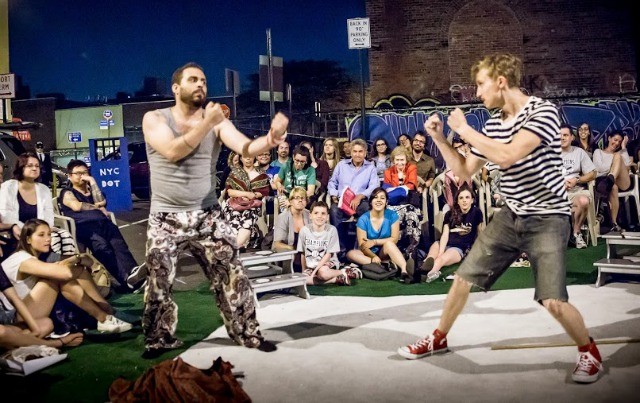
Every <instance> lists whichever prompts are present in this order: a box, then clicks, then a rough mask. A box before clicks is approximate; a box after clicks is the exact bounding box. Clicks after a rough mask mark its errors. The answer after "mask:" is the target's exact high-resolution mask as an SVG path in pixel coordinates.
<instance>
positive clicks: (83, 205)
mask: <svg viewBox="0 0 640 403" xmlns="http://www.w3.org/2000/svg"><path fill="white" fill-rule="evenodd" d="M67 171H68V172H69V182H70V183H71V186H72V187H71V188H65V189H63V190H62V192H61V193H60V196H58V202H59V204H60V211H61V212H62V214H64V215H65V216H68V217H71V218H73V219H74V220H75V222H76V238H77V240H78V242H79V243H82V244H83V245H84V246H86V247H87V248H88V249H89V250H90V251H91V252H92V253H93V255H94V256H95V257H96V258H97V259H98V260H99V261H100V263H102V264H103V265H104V266H105V268H106V269H107V270H108V271H109V273H111V275H112V276H113V277H114V278H115V279H116V281H117V282H118V283H119V285H118V287H117V288H115V290H116V291H117V292H119V293H128V292H132V291H133V289H135V288H136V287H135V286H134V287H131V286H129V285H128V284H127V282H126V280H127V277H129V275H131V274H132V273H133V272H134V271H136V270H134V269H136V268H137V267H136V266H137V263H136V261H135V259H134V258H133V255H132V254H131V252H130V251H129V246H128V245H127V242H126V241H125V240H124V238H123V237H122V234H121V233H120V230H119V229H118V227H117V226H116V225H115V224H114V223H113V222H112V221H111V220H110V219H109V217H108V214H107V210H106V208H105V207H106V205H107V201H106V200H105V198H104V195H103V194H102V192H101V191H100V188H99V187H98V184H97V183H96V180H95V179H94V178H93V177H92V176H91V175H89V167H88V166H87V164H85V163H84V161H80V160H71V161H70V162H69V164H67ZM143 281H144V279H141V281H139V282H138V283H139V284H138V285H141V284H142V282H143Z"/></svg>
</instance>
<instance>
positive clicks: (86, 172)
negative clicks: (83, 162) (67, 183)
mask: <svg viewBox="0 0 640 403" xmlns="http://www.w3.org/2000/svg"><path fill="white" fill-rule="evenodd" d="M88 173H89V171H76V172H71V175H80V176H82V175H87V174H88Z"/></svg>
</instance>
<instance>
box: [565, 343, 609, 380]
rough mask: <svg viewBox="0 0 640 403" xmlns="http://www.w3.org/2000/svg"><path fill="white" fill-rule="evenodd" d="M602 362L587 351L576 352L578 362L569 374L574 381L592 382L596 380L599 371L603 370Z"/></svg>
mask: <svg viewBox="0 0 640 403" xmlns="http://www.w3.org/2000/svg"><path fill="white" fill-rule="evenodd" d="M603 370H604V368H603V367H602V363H601V362H600V361H599V360H598V359H597V358H596V357H594V356H593V354H591V353H590V352H589V351H586V352H583V353H582V352H579V353H578V363H577V364H576V368H575V369H574V370H573V374H571V379H573V381H574V382H580V383H592V382H595V381H597V380H598V376H599V375H600V372H601V371H603Z"/></svg>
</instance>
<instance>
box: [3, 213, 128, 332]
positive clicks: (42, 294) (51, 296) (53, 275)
mask: <svg viewBox="0 0 640 403" xmlns="http://www.w3.org/2000/svg"><path fill="white" fill-rule="evenodd" d="M50 244H51V229H50V228H49V225H48V224H47V223H46V222H45V221H43V220H39V219H31V220H29V221H27V222H26V223H25V224H24V227H23V228H22V232H21V233H20V243H19V245H18V250H17V251H16V252H15V253H14V254H12V255H11V256H9V257H8V258H7V259H6V260H5V261H4V262H2V269H3V270H4V272H5V273H6V275H7V277H8V278H9V280H10V281H11V284H12V286H13V287H14V288H15V291H16V293H17V295H18V297H19V298H20V299H21V300H22V301H23V302H24V304H25V306H26V307H27V309H28V310H29V312H30V313H31V315H32V316H33V317H34V318H35V319H36V320H39V319H42V318H46V317H47V316H49V314H50V313H51V309H52V308H53V306H54V303H55V302H56V298H57V297H58V294H62V295H63V296H64V297H65V298H66V299H67V300H69V301H70V302H71V303H73V304H74V305H76V306H78V307H80V308H81V309H82V310H83V311H85V312H87V313H88V314H89V315H91V316H92V317H94V318H95V319H96V320H97V321H98V327H97V328H98V331H99V332H103V333H105V332H106V333H121V332H126V331H128V330H130V329H131V324H129V323H127V322H124V321H122V320H120V319H118V318H116V317H115V316H113V313H114V311H113V308H112V307H111V306H110V305H109V303H108V302H107V301H106V300H105V299H104V298H103V297H102V296H101V295H100V293H99V292H98V290H97V288H96V285H95V283H94V282H93V279H92V278H91V273H90V271H89V270H88V269H87V268H88V267H89V266H90V265H92V264H93V261H92V260H91V259H90V258H89V257H88V256H86V255H74V256H71V257H69V258H66V259H64V260H60V261H58V262H55V263H47V262H43V261H41V260H39V259H40V258H41V257H42V255H44V254H47V253H49V251H50Z"/></svg>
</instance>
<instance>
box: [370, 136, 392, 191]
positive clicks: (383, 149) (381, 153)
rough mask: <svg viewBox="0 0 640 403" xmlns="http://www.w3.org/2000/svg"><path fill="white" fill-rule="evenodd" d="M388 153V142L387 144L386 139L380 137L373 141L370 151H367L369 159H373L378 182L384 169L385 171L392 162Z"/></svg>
mask: <svg viewBox="0 0 640 403" xmlns="http://www.w3.org/2000/svg"><path fill="white" fill-rule="evenodd" d="M390 154H391V149H390V148H389V144H387V140H385V139H383V138H382V137H380V138H379V139H377V140H376V141H374V142H373V145H372V147H371V152H370V153H369V159H370V160H371V161H373V163H374V164H375V166H376V171H377V172H378V179H380V183H382V181H383V180H384V171H386V170H387V169H388V168H389V167H390V166H391V164H392V162H393V161H392V159H391V156H390Z"/></svg>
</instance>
